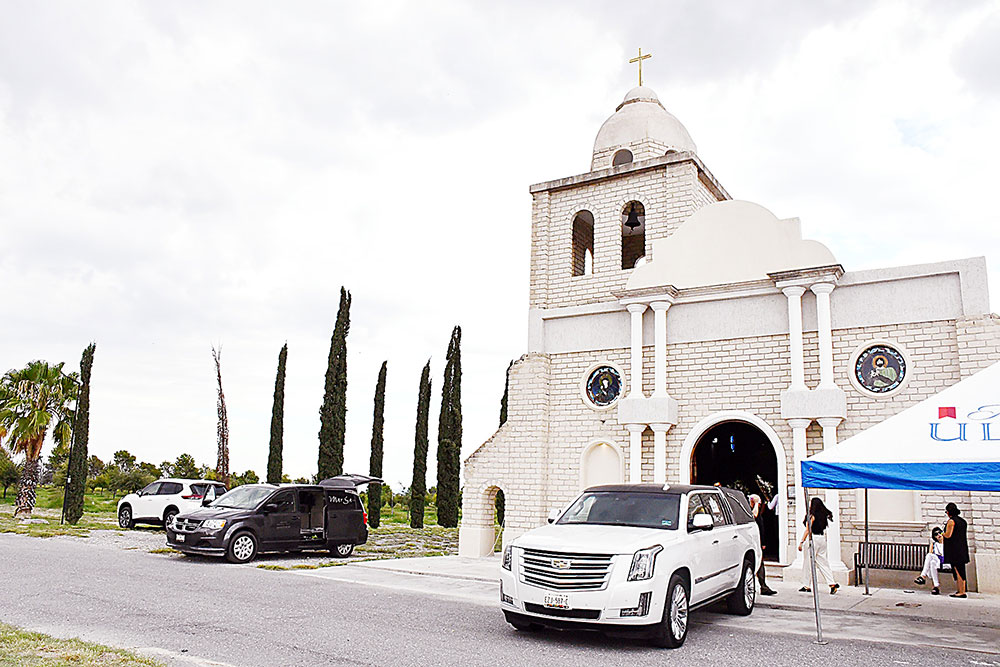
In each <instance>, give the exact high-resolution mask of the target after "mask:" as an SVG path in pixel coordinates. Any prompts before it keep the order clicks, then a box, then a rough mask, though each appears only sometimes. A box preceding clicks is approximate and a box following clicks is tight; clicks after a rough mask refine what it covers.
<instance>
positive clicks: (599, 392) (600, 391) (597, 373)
mask: <svg viewBox="0 0 1000 667" xmlns="http://www.w3.org/2000/svg"><path fill="white" fill-rule="evenodd" d="M586 390H587V399H588V400H590V402H591V403H593V404H594V405H596V406H597V407H599V408H606V407H608V406H609V405H611V404H612V403H614V402H615V401H616V400H618V396H619V394H621V392H622V379H621V376H620V375H619V374H618V371H617V370H615V369H614V368H613V367H611V366H599V367H598V368H595V369H594V370H593V372H592V373H591V374H590V376H589V377H588V378H587V386H586Z"/></svg>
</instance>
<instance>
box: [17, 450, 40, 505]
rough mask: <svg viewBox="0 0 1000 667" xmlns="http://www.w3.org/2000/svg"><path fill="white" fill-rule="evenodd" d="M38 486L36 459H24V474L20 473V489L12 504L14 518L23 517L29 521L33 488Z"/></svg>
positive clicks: (33, 500)
mask: <svg viewBox="0 0 1000 667" xmlns="http://www.w3.org/2000/svg"><path fill="white" fill-rule="evenodd" d="M37 486H38V459H37V458H33V459H29V458H25V461H24V472H23V473H21V488H19V489H18V491H17V501H16V502H15V503H14V518H15V519H16V518H18V517H19V516H22V515H23V518H25V519H30V518H31V511H32V510H33V509H34V508H35V488H36V487H37Z"/></svg>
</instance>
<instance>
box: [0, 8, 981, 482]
mask: <svg viewBox="0 0 1000 667" xmlns="http://www.w3.org/2000/svg"><path fill="white" fill-rule="evenodd" d="M639 47H642V49H643V51H644V52H650V53H652V54H653V58H652V59H651V60H647V61H646V62H645V66H644V75H645V80H646V83H647V85H649V86H650V87H652V88H653V89H654V90H656V91H657V93H658V94H659V97H660V99H661V101H662V102H663V104H664V106H666V108H667V109H668V110H669V111H671V112H672V113H673V114H674V115H675V116H677V117H678V118H679V119H680V120H681V122H683V123H684V124H685V125H686V127H687V129H688V131H689V132H690V133H691V136H692V137H693V138H694V140H695V142H696V143H697V145H698V150H699V155H700V157H701V158H702V159H703V160H704V161H705V163H706V164H707V165H708V167H709V168H710V169H711V170H712V172H713V173H714V174H715V175H716V177H718V178H719V180H720V181H721V182H722V183H723V185H724V186H725V187H726V188H727V189H728V190H729V192H730V193H731V194H732V195H733V197H735V198H738V199H748V200H751V201H755V202H758V203H760V204H762V205H764V206H765V207H767V208H769V209H770V210H771V211H773V212H774V213H775V214H776V215H778V216H779V217H783V218H784V217H794V216H798V217H800V218H801V219H802V223H803V231H804V235H805V236H806V237H807V238H813V239H816V240H819V241H822V242H824V243H825V244H826V245H827V246H828V247H829V248H830V249H831V250H832V251H833V252H834V254H835V256H836V257H837V258H838V260H839V261H840V262H841V263H842V264H843V265H844V267H845V269H847V270H848V271H850V270H857V269H862V268H873V267H881V266H894V265H905V264H914V263H921V262H928V261H938V260H945V259H955V258H964V257H972V256H979V255H985V256H986V257H987V260H988V262H989V269H990V273H991V284H990V287H991V293H992V294H993V297H992V303H993V304H994V306H993V308H994V310H996V309H997V308H996V304H997V295H1000V282H998V281H1000V232H998V224H997V222H998V220H997V218H998V213H997V205H996V193H997V189H998V188H997V181H998V176H1000V170H998V167H997V156H1000V123H998V121H997V119H998V118H1000V68H998V65H1000V3H998V2H963V3H932V2H907V3H903V2H870V1H864V2H839V1H838V2H833V1H816V2H808V3H805V2H787V3H779V2H752V3H750V2H745V1H742V0H740V1H732V2H704V1H690V2H675V1H671V2H629V3H621V2H614V3H612V2H607V3H598V2H563V3H540V2H504V3H485V2H482V3H471V2H470V3H461V2H435V3H416V2H413V3H407V2H393V1H391V0H390V1H385V0H383V1H382V2H378V3H308V2H299V3H294V4H289V3H273V2H246V1H244V0H241V1H239V2H212V3H205V2H170V3H164V2H146V3H113V2H88V3H79V2H62V3H61V2H46V3H38V2H34V1H24V2H16V1H13V0H0V232H2V235H0V285H2V291H3V302H4V309H3V317H2V324H0V327H2V328H0V336H2V337H0V371H2V370H6V369H8V368H14V367H21V366H23V365H24V364H26V363H27V362H28V361H30V360H31V359H36V358H41V359H46V360H48V361H52V362H55V361H66V362H67V366H68V367H71V368H73V369H75V368H77V366H78V364H79V359H80V354H81V352H82V350H83V348H84V346H85V345H86V344H87V343H88V342H89V341H91V340H94V341H96V342H97V355H96V359H95V365H94V375H93V390H92V399H91V400H92V408H91V409H92V412H91V435H90V448H91V452H92V453H95V454H97V455H98V456H100V457H102V458H104V459H107V458H109V457H110V455H111V453H112V452H114V451H115V450H118V449H122V448H125V449H128V450H130V451H131V452H132V453H134V454H136V455H137V456H138V457H139V458H140V459H143V460H148V461H150V462H153V463H159V462H160V461H163V460H164V459H175V458H176V457H177V455H178V454H180V453H181V452H188V453H190V454H192V455H194V456H195V458H196V459H197V460H198V461H199V462H200V463H208V464H210V465H214V462H215V451H216V442H215V420H216V414H215V376H214V370H213V367H212V358H211V352H210V348H211V346H212V345H213V344H214V345H221V346H222V350H223V357H222V361H223V381H224V384H225V390H226V399H227V402H228V407H229V423H230V430H231V439H230V447H231V453H230V457H231V466H232V469H233V470H234V471H243V470H246V469H248V468H252V469H253V470H255V471H257V473H258V474H260V475H261V476H263V474H264V472H265V469H266V461H267V443H268V437H269V425H270V416H271V402H272V396H273V391H274V375H275V369H276V364H277V358H278V351H279V350H280V348H281V346H282V344H283V343H285V342H286V341H287V342H288V346H289V355H288V380H287V387H286V403H285V469H286V472H288V473H289V474H291V475H292V476H293V477H295V476H299V475H312V474H313V473H314V472H315V470H316V454H317V432H318V430H319V416H318V410H319V405H320V403H321V401H322V394H323V377H324V372H325V369H326V358H327V353H328V351H329V345H330V335H331V332H332V329H333V324H334V320H335V317H336V309H337V303H338V297H339V289H340V286H341V285H344V286H346V287H347V288H348V289H350V290H351V292H352V294H353V297H354V300H353V307H352V311H351V332H350V336H349V338H348V351H349V364H348V369H349V396H348V415H347V422H348V431H347V441H348V444H347V450H346V468H347V469H348V470H349V471H353V472H367V470H368V455H369V446H370V440H371V423H372V396H373V392H374V387H375V381H376V376H377V373H378V367H379V365H380V364H381V363H382V361H383V360H384V359H388V361H389V373H388V390H387V398H386V429H385V438H386V445H385V476H386V478H387V480H388V481H389V482H390V483H391V484H392V485H393V487H394V488H396V489H397V490H398V489H399V488H400V487H402V486H406V485H408V484H409V482H410V474H411V464H412V456H413V427H414V418H415V413H416V398H417V389H418V387H417V385H418V380H419V374H420V369H421V367H422V366H423V364H424V362H425V361H426V360H427V359H428V358H430V359H431V366H432V378H433V390H434V403H433V404H432V406H431V416H432V418H431V421H432V443H433V442H435V440H434V438H433V432H434V431H435V430H436V424H437V410H438V405H437V403H438V401H439V399H440V387H441V374H442V372H443V366H444V353H445V351H446V348H447V344H448V337H449V334H450V331H451V328H452V326H453V325H454V324H461V325H462V327H463V371H464V376H463V409H464V417H465V439H464V447H463V452H464V453H465V454H468V453H469V452H471V451H472V450H473V449H474V448H475V447H477V446H478V445H479V444H480V443H481V442H482V441H483V440H485V439H486V438H487V437H489V436H490V435H491V434H492V433H493V431H494V429H495V428H496V426H497V420H498V413H499V400H500V396H501V394H502V392H503V381H504V370H505V369H506V367H507V363H508V361H509V360H510V359H512V358H516V357H518V356H520V355H521V354H522V353H523V352H524V351H525V346H526V338H527V284H528V251H529V224H530V218H529V214H530V203H531V200H530V196H529V195H528V190H527V188H528V186H529V185H530V184H532V183H536V182H539V181H544V180H549V179H554V178H560V177H564V176H570V175H574V174H579V173H583V172H585V171H587V169H588V168H589V165H590V152H591V148H592V145H593V140H594V137H595V135H596V133H597V130H598V128H599V127H600V125H601V123H602V122H603V121H604V120H605V118H606V117H607V116H609V115H610V114H611V113H612V112H613V111H614V108H615V106H616V105H617V104H618V103H619V102H620V100H621V98H622V96H623V95H624V93H625V92H626V91H627V90H628V89H629V88H631V87H632V86H633V85H635V79H636V73H635V67H634V65H628V64H627V62H626V61H627V60H628V59H629V58H630V57H632V56H633V55H634V54H635V51H636V49H637V48H639ZM432 447H433V445H432ZM429 458H430V462H429V463H430V467H431V471H430V472H429V474H428V483H429V485H432V484H433V483H434V474H433V468H434V466H433V461H434V455H433V449H432V454H431V456H430V457H429Z"/></svg>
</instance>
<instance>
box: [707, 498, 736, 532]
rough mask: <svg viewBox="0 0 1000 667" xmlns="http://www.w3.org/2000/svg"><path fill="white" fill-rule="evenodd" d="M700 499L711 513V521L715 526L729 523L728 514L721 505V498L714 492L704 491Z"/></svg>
mask: <svg viewBox="0 0 1000 667" xmlns="http://www.w3.org/2000/svg"><path fill="white" fill-rule="evenodd" d="M702 500H703V501H704V503H705V507H707V508H708V510H709V511H710V512H711V513H712V522H713V523H714V524H715V525H716V526H725V525H728V524H729V523H730V521H729V515H728V514H726V510H725V508H723V507H722V498H720V497H719V496H717V495H716V494H714V493H706V494H703V495H702Z"/></svg>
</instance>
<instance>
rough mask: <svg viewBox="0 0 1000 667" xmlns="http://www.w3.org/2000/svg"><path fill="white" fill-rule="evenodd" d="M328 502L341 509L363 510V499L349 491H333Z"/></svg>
mask: <svg viewBox="0 0 1000 667" xmlns="http://www.w3.org/2000/svg"><path fill="white" fill-rule="evenodd" d="M327 502H329V503H330V505H332V506H334V507H337V508H339V509H350V510H360V509H361V498H360V497H359V496H358V495H356V494H354V493H349V492H347V491H331V492H330V496H329V500H327Z"/></svg>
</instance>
